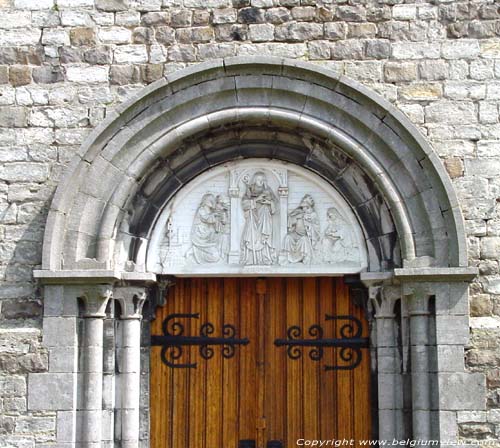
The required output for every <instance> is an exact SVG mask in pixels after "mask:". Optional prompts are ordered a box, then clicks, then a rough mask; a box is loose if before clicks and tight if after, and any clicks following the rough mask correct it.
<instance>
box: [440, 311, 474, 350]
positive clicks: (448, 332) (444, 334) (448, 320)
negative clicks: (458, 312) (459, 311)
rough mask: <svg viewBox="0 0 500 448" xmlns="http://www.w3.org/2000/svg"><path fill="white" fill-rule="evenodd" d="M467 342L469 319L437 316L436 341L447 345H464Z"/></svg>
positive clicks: (466, 317)
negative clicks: (451, 343)
mask: <svg viewBox="0 0 500 448" xmlns="http://www.w3.org/2000/svg"><path fill="white" fill-rule="evenodd" d="M468 340H469V317H468V316H452V315H449V316H447V315H437V316H436V341H437V343H438V344H444V345H448V344H449V343H450V341H453V344H457V345H466V344H467V342H468Z"/></svg>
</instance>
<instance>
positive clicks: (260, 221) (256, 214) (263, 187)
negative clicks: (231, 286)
mask: <svg viewBox="0 0 500 448" xmlns="http://www.w3.org/2000/svg"><path fill="white" fill-rule="evenodd" d="M241 206H242V208H243V212H244V216H245V225H244V228H243V233H242V236H241V254H240V263H241V264H243V265H270V264H273V263H274V262H275V261H276V249H275V247H274V245H273V215H274V214H275V213H276V207H277V198H276V196H275V195H274V193H273V192H272V190H271V189H270V188H269V186H268V184H267V179H266V175H265V174H264V172H262V171H257V172H256V173H255V174H254V175H253V177H252V181H251V182H250V183H248V184H247V187H246V192H245V194H244V195H243V198H242V200H241Z"/></svg>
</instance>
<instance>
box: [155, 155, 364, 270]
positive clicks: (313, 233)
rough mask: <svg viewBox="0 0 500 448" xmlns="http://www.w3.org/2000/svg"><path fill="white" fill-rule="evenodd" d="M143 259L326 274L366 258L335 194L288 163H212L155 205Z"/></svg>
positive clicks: (194, 266)
mask: <svg viewBox="0 0 500 448" xmlns="http://www.w3.org/2000/svg"><path fill="white" fill-rule="evenodd" d="M157 227H158V228H159V229H161V230H156V231H155V233H154V234H153V237H152V241H151V248H152V249H151V250H150V253H149V256H148V267H149V269H151V270H154V271H156V272H159V273H166V274H167V273H168V274H179V275H182V274H186V275H187V274H199V275H212V274H213V275H217V274H228V275H231V274H245V273H248V274H261V273H262V274H267V275H273V274H286V273H290V274H294V273H295V274H299V273H302V274H308V273H311V274H314V273H317V274H322V273H324V274H326V273H337V272H338V273H340V272H342V273H344V272H345V273H348V272H359V271H360V270H362V269H363V268H364V267H365V266H366V255H365V250H364V245H363V239H362V235H361V230H360V228H359V226H358V224H357V221H356V219H355V217H354V215H353V213H352V211H351V210H350V209H349V207H348V206H347V205H346V203H345V201H344V200H343V199H342V198H341V197H340V195H339V194H338V193H337V192H336V191H335V190H334V189H333V188H332V187H331V186H330V185H329V184H327V183H326V182H325V181H323V180H322V179H320V178H319V177H318V176H317V175H315V174H313V173H311V172H309V171H306V170H305V169H303V168H300V167H297V166H295V165H291V164H286V163H282V162H277V161H270V160H259V159H254V160H246V161H240V162H233V163H229V164H226V165H224V166H221V167H217V168H213V169H211V170H209V171H207V172H206V173H204V174H203V175H201V176H199V178H197V179H195V180H194V181H192V182H191V183H190V184H188V185H187V186H186V187H184V189H182V190H181V191H180V192H179V193H178V194H177V195H176V196H175V197H174V198H173V199H172V200H171V201H170V203H169V205H168V206H167V207H166V209H165V210H164V211H163V213H162V216H161V217H160V220H159V225H158V226H157Z"/></svg>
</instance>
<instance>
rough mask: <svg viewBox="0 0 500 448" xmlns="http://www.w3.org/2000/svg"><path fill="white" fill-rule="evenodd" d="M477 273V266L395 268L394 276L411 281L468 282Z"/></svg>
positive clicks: (397, 278)
mask: <svg viewBox="0 0 500 448" xmlns="http://www.w3.org/2000/svg"><path fill="white" fill-rule="evenodd" d="M478 273H479V270H478V268H475V267H468V268H460V267H458V268H457V267H453V268H442V267H437V268H429V267H426V268H397V269H394V278H395V279H396V280H400V281H404V282H407V281H412V282H459V281H462V282H470V281H471V280H472V279H473V278H474V277H476V276H477V275H478Z"/></svg>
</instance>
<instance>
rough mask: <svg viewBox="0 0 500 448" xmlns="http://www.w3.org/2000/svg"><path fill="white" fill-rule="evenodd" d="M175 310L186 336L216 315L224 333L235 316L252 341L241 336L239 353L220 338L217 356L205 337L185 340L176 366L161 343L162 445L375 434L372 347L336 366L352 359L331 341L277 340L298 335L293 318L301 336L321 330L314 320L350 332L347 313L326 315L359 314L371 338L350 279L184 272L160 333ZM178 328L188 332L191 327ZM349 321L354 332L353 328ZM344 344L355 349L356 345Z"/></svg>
mask: <svg viewBox="0 0 500 448" xmlns="http://www.w3.org/2000/svg"><path fill="white" fill-rule="evenodd" d="M173 313H176V314H177V315H179V314H182V315H184V317H176V318H175V319H171V320H170V321H169V325H171V324H172V323H174V322H177V323H178V324H181V325H182V326H183V327H184V328H183V335H184V336H195V337H197V336H200V327H201V326H202V324H204V323H206V322H209V323H211V324H213V332H212V333H209V336H212V337H219V336H223V331H222V329H223V325H225V324H230V325H232V326H234V328H235V330H236V334H235V335H234V338H235V339H236V340H241V339H242V338H247V339H248V343H247V344H246V345H243V342H242V341H240V342H242V343H241V344H240V345H234V346H233V347H234V356H232V357H229V355H231V353H226V356H228V357H225V356H224V352H223V347H222V346H220V345H213V346H210V348H211V349H213V356H212V357H209V358H208V359H205V358H204V357H203V356H202V354H200V346H199V345H186V346H183V347H182V353H181V351H180V350H179V349H176V350H172V349H169V350H165V351H164V357H165V360H166V361H167V362H169V363H170V364H171V365H176V366H179V365H183V366H184V367H169V366H168V365H166V364H165V363H164V362H162V356H161V352H162V348H161V347H159V346H154V347H152V350H151V447H152V448H237V447H238V441H239V440H242V439H250V440H256V443H257V444H256V446H257V448H265V446H266V443H267V441H269V440H282V441H283V447H294V446H297V445H296V443H297V440H298V439H337V440H338V439H347V440H351V439H354V440H360V439H369V438H370V436H371V412H370V410H371V405H370V388H369V385H370V368H369V355H368V350H366V349H362V350H361V352H362V357H361V362H360V364H359V365H358V366H357V367H356V368H354V369H352V370H342V369H340V370H326V369H327V367H328V366H330V367H331V366H336V367H337V368H338V367H342V366H344V367H345V366H346V365H347V364H348V362H347V361H345V360H344V361H342V358H341V356H340V348H338V347H337V348H333V347H325V348H324V350H323V356H322V358H321V359H320V360H318V361H315V360H313V359H311V357H310V356H309V352H310V350H311V347H296V348H295V349H294V348H293V347H291V348H290V349H289V348H288V347H289V346H286V345H283V346H277V345H276V344H275V341H276V340H280V339H281V340H287V339H288V338H289V334H288V333H287V332H288V331H290V330H289V329H290V327H292V326H297V327H299V328H300V329H301V334H300V335H299V334H297V333H293V331H292V333H291V334H295V336H297V337H298V338H299V339H310V338H313V337H318V334H317V329H316V333H315V328H316V327H312V326H314V325H319V326H320V327H321V329H322V330H323V335H322V337H323V338H340V337H341V336H342V335H341V334H340V333H341V329H342V327H343V326H344V324H345V322H342V320H328V321H327V320H325V316H326V315H330V316H331V315H333V316H345V315H353V316H355V317H356V318H357V319H359V320H360V321H361V323H362V328H363V330H362V331H363V334H362V335H361V336H362V337H363V338H366V337H367V336H368V334H367V331H368V329H367V323H366V321H365V319H364V316H363V311H362V310H361V309H359V308H357V307H355V306H354V305H353V304H352V302H351V301H350V300H349V297H348V289H347V287H346V285H345V284H344V283H343V281H342V280H341V279H333V278H267V279H255V278H245V279H235V278H211V279H207V278H189V279H183V278H179V279H176V283H175V286H174V287H173V288H171V289H170V291H169V293H168V297H167V303H166V305H165V306H164V307H162V308H159V309H158V310H157V313H156V319H155V320H154V321H153V323H152V328H151V330H152V331H151V333H152V335H162V334H163V331H164V329H163V328H162V323H163V322H164V320H165V318H166V317H167V316H171V315H172V314H173ZM186 314H196V315H197V316H195V317H185V315H186ZM311 327H312V330H311V331H312V332H311V333H309V331H308V330H309V328H311ZM206 328H209V327H205V329H206ZM171 330H172V332H171V333H172V334H174V333H175V334H177V335H178V334H179V332H180V331H181V327H180V326H179V325H178V326H177V328H173V327H171ZM347 330H349V329H347ZM228 331H229V332H230V330H228ZM295 331H296V330H295ZM342 331H343V332H344V336H345V335H346V334H345V331H346V328H344V329H343V330H342ZM203 334H205V335H206V334H207V332H205V333H203ZM228 335H229V333H228ZM229 336H230V335H229ZM312 348H314V347H312ZM289 351H290V353H289ZM299 352H300V354H301V356H300V357H299V358H298V359H292V358H293V357H295V356H298V354H299ZM204 354H205V355H207V353H206V352H204ZM209 354H210V353H208V355H209ZM343 354H344V358H348V357H349V350H346V351H345V352H344V353H343ZM170 355H173V356H170ZM290 355H291V356H290ZM312 355H313V357H314V353H313V354H312ZM351 355H352V353H351ZM205 357H207V356H205ZM352 359H354V358H352ZM346 362H347V364H346Z"/></svg>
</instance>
